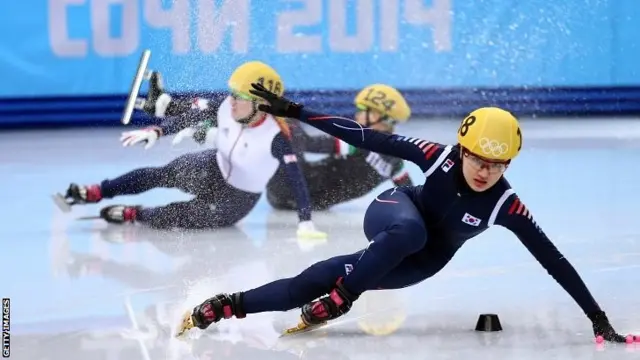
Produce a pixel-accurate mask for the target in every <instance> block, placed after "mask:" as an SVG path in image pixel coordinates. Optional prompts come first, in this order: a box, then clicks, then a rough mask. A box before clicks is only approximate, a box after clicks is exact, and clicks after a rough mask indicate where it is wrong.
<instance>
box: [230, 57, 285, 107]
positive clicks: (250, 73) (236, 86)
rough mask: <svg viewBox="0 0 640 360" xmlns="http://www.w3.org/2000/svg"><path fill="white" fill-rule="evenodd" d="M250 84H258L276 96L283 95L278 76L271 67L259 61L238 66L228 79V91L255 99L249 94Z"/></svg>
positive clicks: (280, 80) (282, 87) (282, 86)
mask: <svg viewBox="0 0 640 360" xmlns="http://www.w3.org/2000/svg"><path fill="white" fill-rule="evenodd" d="M251 83H260V84H262V85H263V86H264V87H265V88H267V90H269V91H271V92H272V93H274V94H276V95H278V96H282V94H283V93H284V85H283V84H282V79H281V78H280V75H279V74H278V73H277V72H276V71H275V70H274V69H273V68H272V67H271V66H269V65H267V64H265V63H263V62H260V61H249V62H246V63H244V64H242V65H240V66H238V68H236V69H235V71H234V72H233V74H231V77H230V78H229V89H230V90H231V91H232V92H234V93H237V94H239V95H244V96H246V97H247V98H251V99H257V98H256V96H254V95H251V93H250V92H249V90H250V89H251Z"/></svg>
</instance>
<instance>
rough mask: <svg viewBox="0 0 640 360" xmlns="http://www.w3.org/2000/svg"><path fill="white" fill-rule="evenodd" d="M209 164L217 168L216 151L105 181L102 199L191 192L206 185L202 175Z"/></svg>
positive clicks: (182, 157)
mask: <svg viewBox="0 0 640 360" xmlns="http://www.w3.org/2000/svg"><path fill="white" fill-rule="evenodd" d="M208 162H214V164H215V151H213V152H211V151H207V152H200V153H190V154H185V155H182V156H179V157H177V158H175V159H174V160H172V161H171V162H170V163H168V164H167V165H165V166H161V167H148V168H142V169H136V170H133V171H130V172H128V173H126V174H124V175H121V176H119V177H117V178H115V179H107V180H104V181H102V183H101V184H100V189H101V192H102V197H103V198H113V197H116V196H120V195H135V194H140V193H143V192H145V191H149V190H151V189H155V188H180V189H182V190H187V192H191V191H189V190H192V189H193V188H196V186H194V184H202V183H206V182H204V181H202V176H201V175H202V174H201V173H202V172H203V171H207V170H208V168H209V167H210V164H209V163H208ZM192 193H193V192H192Z"/></svg>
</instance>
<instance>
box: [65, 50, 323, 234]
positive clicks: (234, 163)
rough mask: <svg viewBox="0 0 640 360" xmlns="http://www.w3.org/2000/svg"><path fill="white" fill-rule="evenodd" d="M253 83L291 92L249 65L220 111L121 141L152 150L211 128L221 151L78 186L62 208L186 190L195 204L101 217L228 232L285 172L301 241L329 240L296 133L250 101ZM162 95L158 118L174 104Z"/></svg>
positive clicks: (116, 210) (189, 115) (114, 211)
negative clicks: (314, 209) (319, 226)
mask: <svg viewBox="0 0 640 360" xmlns="http://www.w3.org/2000/svg"><path fill="white" fill-rule="evenodd" d="M151 80H152V81H153V76H152V79H151ZM156 81H157V79H156ZM253 82H261V83H264V84H265V85H266V86H267V87H269V88H270V89H271V90H272V91H273V92H274V93H277V94H282V93H283V92H284V84H283V82H282V79H281V78H280V75H278V73H277V72H276V71H275V70H274V69H272V68H271V67H270V66H268V65H266V64H264V63H261V62H258V61H252V62H247V63H245V64H243V65H241V66H240V67H238V68H237V69H236V70H235V71H234V72H233V74H232V75H231V77H230V79H229V90H230V94H228V95H227V96H225V97H224V99H223V101H222V102H221V103H219V105H218V106H216V107H215V109H212V111H208V112H201V111H199V110H197V109H196V110H194V111H190V112H185V113H182V114H181V115H178V116H176V117H167V118H166V119H165V120H164V121H163V123H162V124H161V125H160V126H152V127H150V128H146V129H142V130H135V131H129V132H126V133H124V134H123V136H122V139H121V140H122V142H123V145H124V146H133V145H136V144H146V145H145V147H146V148H149V147H151V146H153V144H154V143H155V142H156V141H157V140H158V139H159V138H160V137H161V136H166V135H170V134H173V133H176V132H177V131H180V130H181V129H184V128H185V127H188V126H191V125H193V124H194V123H197V122H200V121H205V120H206V121H209V122H210V123H212V124H213V125H214V126H215V130H216V136H215V148H214V149H210V150H206V151H203V152H199V153H192V154H186V155H182V156H180V157H178V158H176V159H175V160H173V161H171V162H170V163H169V164H167V165H165V166H162V167H155V168H152V167H148V168H141V169H136V170H133V171H131V172H129V173H126V174H124V175H121V176H119V177H117V178H115V179H106V180H104V181H102V182H101V183H100V184H96V185H88V186H81V185H77V184H71V185H70V186H69V188H68V190H67V192H66V196H65V197H64V198H62V197H61V196H60V198H58V199H57V201H56V203H57V204H58V205H59V206H61V208H62V209H63V210H66V211H69V210H70V209H68V208H67V207H69V206H71V205H75V204H85V203H97V202H99V201H101V200H102V199H110V198H114V197H116V196H120V195H132V194H139V193H142V192H145V191H148V190H151V189H154V188H159V187H163V188H178V189H180V190H183V191H185V192H187V193H190V194H192V195H195V197H194V198H193V199H192V200H190V201H185V202H176V203H172V204H168V205H166V206H160V207H150V208H147V207H142V206H126V205H113V206H108V207H105V208H103V209H102V210H101V211H100V217H101V218H103V219H104V220H106V221H108V222H111V223H132V222H138V223H143V224H147V225H149V226H151V227H155V228H189V229H207V228H218V227H227V226H232V225H234V224H235V223H237V222H238V221H240V220H241V219H242V218H244V217H245V216H246V215H247V214H249V212H250V211H251V210H252V209H253V208H254V206H255V205H256V203H257V202H258V200H259V199H260V196H261V193H262V192H263V191H264V189H265V187H266V185H267V182H268V181H269V179H270V178H271V177H272V176H273V175H274V173H275V172H276V170H277V169H278V167H283V168H285V169H286V171H287V175H288V180H289V184H290V186H291V187H292V189H293V191H294V193H295V196H296V200H297V204H298V217H299V220H300V222H299V225H298V235H299V236H302V237H324V236H326V234H324V233H322V232H320V231H318V230H316V228H315V226H314V224H313V222H312V221H311V206H310V200H309V191H308V189H307V185H306V182H305V180H304V177H303V175H302V172H301V170H300V167H299V165H298V162H297V157H296V155H295V153H294V151H293V149H292V145H291V142H290V133H289V129H288V127H287V125H286V123H285V122H284V120H282V119H280V118H277V117H273V116H272V115H269V114H266V113H264V112H263V111H260V110H259V109H258V103H259V102H261V101H263V100H262V99H260V98H257V97H256V96H254V95H252V94H250V93H249V90H250V89H251V83H253ZM161 95H162V94H158V93H151V92H150V94H149V97H158V99H155V100H156V101H153V102H151V103H150V104H151V106H153V107H154V108H156V109H158V111H160V109H161V107H162V106H163V105H166V104H168V102H169V101H163V100H162V99H161ZM145 105H146V104H145ZM165 107H166V106H165ZM163 110H166V109H163Z"/></svg>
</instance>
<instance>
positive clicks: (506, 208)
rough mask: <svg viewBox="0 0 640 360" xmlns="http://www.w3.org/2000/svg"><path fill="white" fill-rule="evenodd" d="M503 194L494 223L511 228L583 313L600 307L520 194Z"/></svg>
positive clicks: (591, 311) (509, 192)
mask: <svg viewBox="0 0 640 360" xmlns="http://www.w3.org/2000/svg"><path fill="white" fill-rule="evenodd" d="M503 197H506V200H505V201H504V202H503V203H502V204H501V208H500V210H499V211H498V213H497V216H496V218H495V224H497V225H501V226H504V227H505V228H507V229H509V230H511V231H512V232H513V233H514V234H515V235H516V236H517V237H518V239H520V241H521V242H522V244H523V245H524V246H525V247H526V248H527V249H528V250H529V252H530V253H531V255H533V257H534V258H535V259H536V260H537V261H538V262H539V263H540V265H542V267H544V268H545V269H546V270H547V272H548V273H549V275H551V276H552V277H553V278H554V279H555V280H556V281H557V282H558V283H559V284H560V286H562V287H563V288H564V289H565V291H567V292H568V293H569V295H571V297H572V298H573V299H574V300H575V301H576V302H577V303H578V305H579V306H580V307H581V308H582V310H583V311H584V312H585V313H586V314H591V313H595V312H598V311H600V307H599V306H598V303H597V302H596V301H595V299H594V298H593V296H592V295H591V293H590V292H589V289H587V286H586V285H585V283H584V281H582V278H581V277H580V275H578V272H577V271H576V270H575V269H574V267H573V266H572V265H571V264H570V263H569V261H568V260H567V259H566V258H565V257H564V255H562V253H560V251H559V250H558V249H557V248H556V246H555V245H554V244H553V242H551V240H550V239H549V238H548V237H547V235H546V234H545V233H544V232H543V231H542V229H541V228H540V226H538V224H536V222H535V220H534V219H533V216H532V214H531V212H530V211H529V209H528V208H527V207H526V206H525V205H524V203H522V201H520V198H519V197H518V196H517V195H516V194H515V193H512V190H507V192H506V193H505V195H503ZM492 220H493V216H492V217H491V218H490V219H489V223H490V225H491V221H492Z"/></svg>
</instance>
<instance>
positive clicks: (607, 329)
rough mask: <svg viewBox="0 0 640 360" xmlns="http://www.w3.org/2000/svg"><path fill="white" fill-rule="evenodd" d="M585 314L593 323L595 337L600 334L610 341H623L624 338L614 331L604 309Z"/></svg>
mask: <svg viewBox="0 0 640 360" xmlns="http://www.w3.org/2000/svg"><path fill="white" fill-rule="evenodd" d="M587 316H588V317H589V320H591V322H592V323H593V334H594V335H595V336H596V337H598V336H602V337H603V338H604V339H605V340H606V341H611V342H625V340H626V338H625V337H624V336H622V335H620V334H618V333H616V331H615V330H614V329H613V326H611V323H610V322H609V319H608V318H607V315H606V314H605V313H604V311H596V312H593V313H590V314H587Z"/></svg>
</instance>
